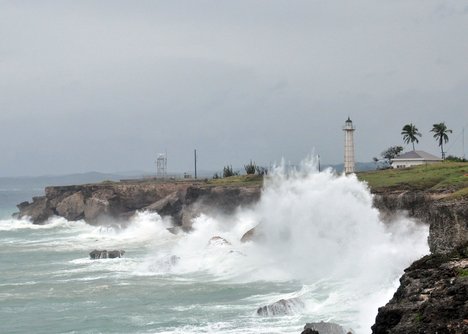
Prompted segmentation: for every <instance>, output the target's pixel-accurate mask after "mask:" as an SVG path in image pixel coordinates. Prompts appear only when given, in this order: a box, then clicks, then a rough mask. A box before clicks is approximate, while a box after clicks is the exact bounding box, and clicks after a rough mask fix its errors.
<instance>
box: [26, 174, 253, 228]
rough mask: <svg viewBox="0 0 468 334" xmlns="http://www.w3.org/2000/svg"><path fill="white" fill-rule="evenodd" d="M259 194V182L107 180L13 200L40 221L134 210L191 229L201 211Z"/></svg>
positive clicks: (116, 216) (97, 218) (93, 219)
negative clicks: (218, 183)
mask: <svg viewBox="0 0 468 334" xmlns="http://www.w3.org/2000/svg"><path fill="white" fill-rule="evenodd" d="M259 198H260V187H248V186H245V187H243V186H236V187H233V186H211V185H207V184H204V183H203V182H157V181H153V182H151V181H147V182H137V181H135V182H115V183H114V182H109V183H106V182H104V183H99V184H88V185H79V186H59V187H47V188H46V189H45V196H41V197H34V198H33V201H32V202H31V203H29V202H23V203H20V204H19V205H18V209H19V210H20V212H19V213H18V216H19V217H20V218H21V217H25V216H28V217H30V219H31V220H32V222H33V223H35V224H42V223H44V222H45V221H46V220H47V219H48V218H50V217H51V216H54V215H56V216H60V217H64V218H66V219H67V220H69V221H75V220H80V219H84V220H85V221H86V222H88V223H90V224H99V223H106V222H109V221H115V220H126V219H128V218H129V217H130V216H132V215H133V214H134V213H135V212H136V211H137V210H148V211H153V212H158V213H159V214H160V215H161V216H169V217H172V219H173V223H174V225H176V226H182V227H184V228H190V224H191V220H192V218H193V217H194V216H196V215H197V214H199V213H200V212H212V211H219V212H221V213H231V212H232V211H233V210H235V209H236V208H237V207H239V206H248V205H251V204H253V203H255V202H256V201H257V200H258V199H259Z"/></svg>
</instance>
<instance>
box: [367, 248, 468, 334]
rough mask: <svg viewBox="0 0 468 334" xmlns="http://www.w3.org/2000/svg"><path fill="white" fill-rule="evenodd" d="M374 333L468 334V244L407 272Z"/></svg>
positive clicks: (416, 264)
mask: <svg viewBox="0 0 468 334" xmlns="http://www.w3.org/2000/svg"><path fill="white" fill-rule="evenodd" d="M372 333H374V334H404V333H405V334H406V333H447V334H466V333H468V244H466V245H465V246H463V247H459V248H458V249H457V250H455V251H453V252H452V253H450V254H433V255H428V256H425V257H423V258H422V259H420V260H418V261H416V262H414V263H413V264H412V265H411V266H410V267H409V268H407V269H406V270H405V274H404V275H403V276H402V277H401V278H400V287H399V288H398V290H397V291H396V293H395V294H394V296H393V298H392V299H391V300H390V302H389V303H388V304H387V305H385V306H384V307H381V308H379V311H378V314H377V317H376V319H375V324H374V325H373V326H372Z"/></svg>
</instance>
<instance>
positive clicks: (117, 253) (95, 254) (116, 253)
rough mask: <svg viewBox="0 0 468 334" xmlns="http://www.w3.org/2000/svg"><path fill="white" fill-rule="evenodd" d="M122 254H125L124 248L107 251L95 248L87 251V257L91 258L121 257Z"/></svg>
mask: <svg viewBox="0 0 468 334" xmlns="http://www.w3.org/2000/svg"><path fill="white" fill-rule="evenodd" d="M124 254H125V251H124V250H111V251H107V250H105V249H103V250H99V249H95V250H93V251H92V252H91V253H89V257H90V258H91V259H92V260H98V259H114V258H117V257H122V256H123V255H124Z"/></svg>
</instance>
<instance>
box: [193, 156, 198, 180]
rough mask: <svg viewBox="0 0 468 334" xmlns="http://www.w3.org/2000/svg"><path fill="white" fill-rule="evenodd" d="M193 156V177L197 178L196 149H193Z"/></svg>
mask: <svg viewBox="0 0 468 334" xmlns="http://www.w3.org/2000/svg"><path fill="white" fill-rule="evenodd" d="M193 158H194V162H195V179H197V150H194V151H193Z"/></svg>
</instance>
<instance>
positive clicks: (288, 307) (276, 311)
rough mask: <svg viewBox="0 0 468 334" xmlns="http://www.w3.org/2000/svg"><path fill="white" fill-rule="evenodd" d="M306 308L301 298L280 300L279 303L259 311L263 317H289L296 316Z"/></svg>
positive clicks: (263, 307)
mask: <svg viewBox="0 0 468 334" xmlns="http://www.w3.org/2000/svg"><path fill="white" fill-rule="evenodd" d="M303 308H304V303H303V302H302V301H301V300H300V299H299V298H291V299H280V300H278V301H277V302H275V303H273V304H270V305H266V306H262V307H260V308H258V309H257V314H258V315H261V316H275V315H289V314H295V313H297V312H299V311H301V310H302V309H303Z"/></svg>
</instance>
